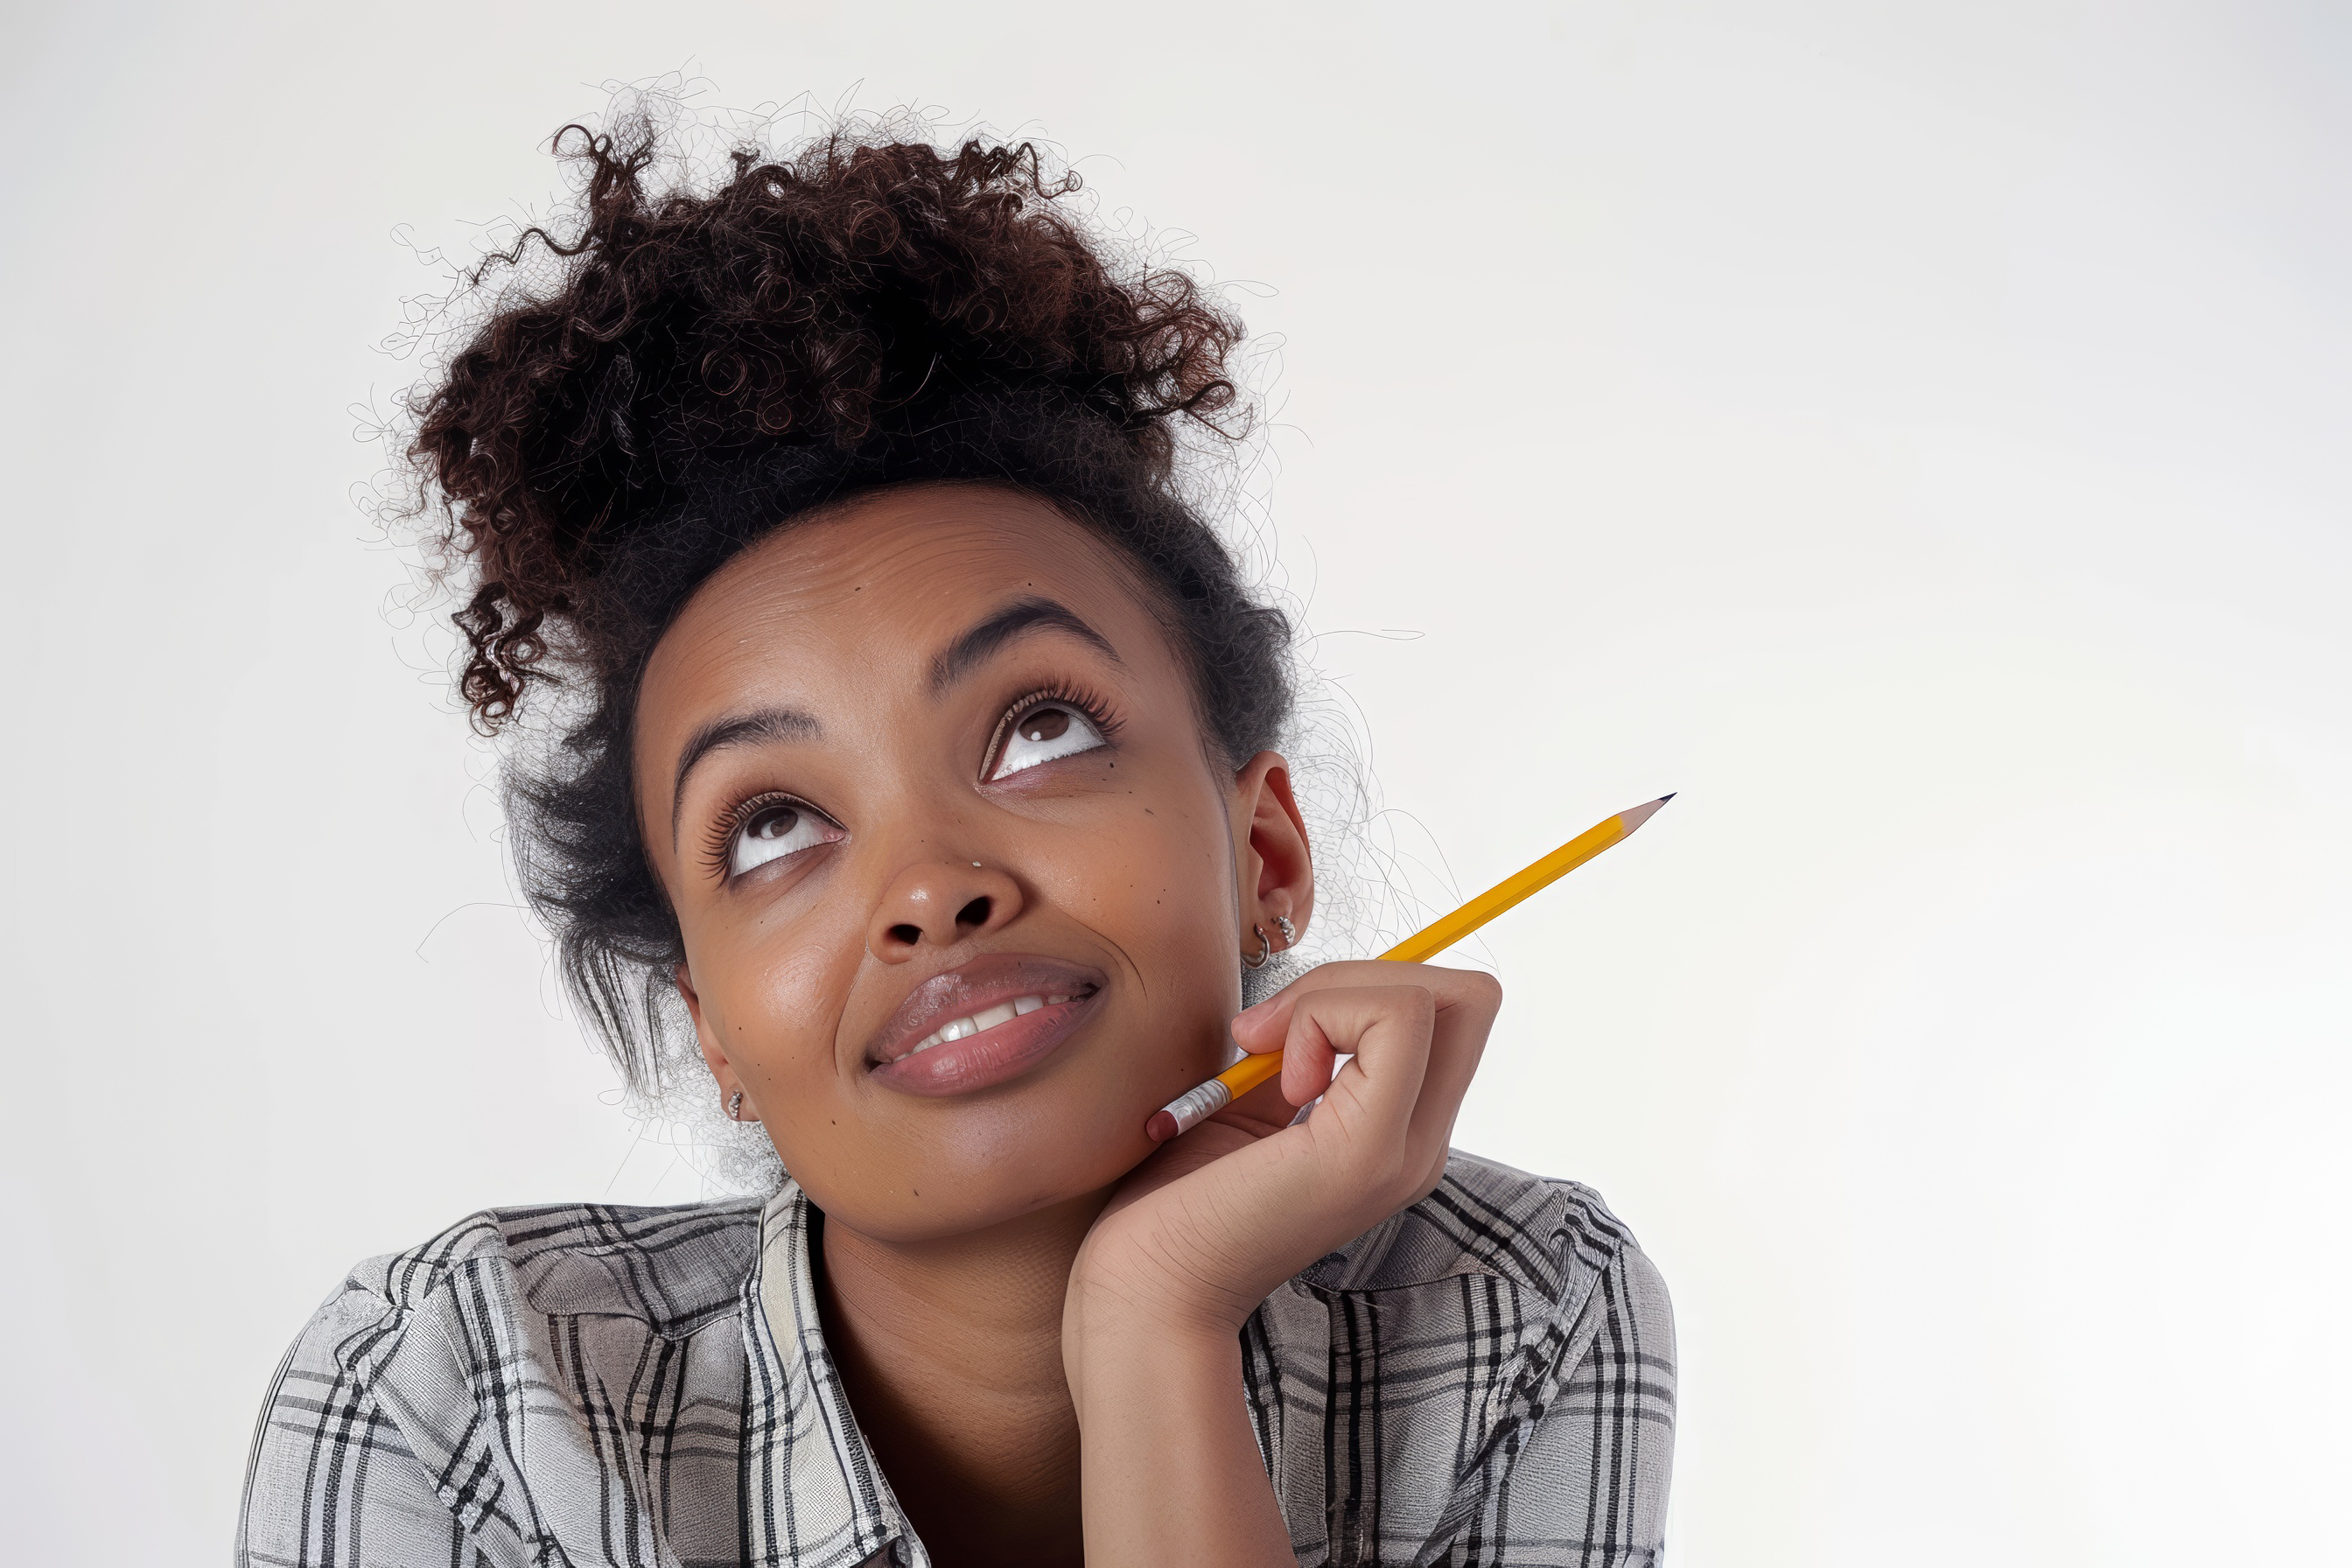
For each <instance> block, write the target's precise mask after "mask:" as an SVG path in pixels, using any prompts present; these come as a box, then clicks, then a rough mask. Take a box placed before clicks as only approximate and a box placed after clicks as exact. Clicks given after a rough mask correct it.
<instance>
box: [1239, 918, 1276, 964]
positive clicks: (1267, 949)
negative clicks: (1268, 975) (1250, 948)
mask: <svg viewBox="0 0 2352 1568" xmlns="http://www.w3.org/2000/svg"><path fill="white" fill-rule="evenodd" d="M1250 931H1251V932H1252V933H1253V934H1255V936H1256V938H1257V956H1256V957H1255V958H1252V957H1251V956H1250V955H1249V954H1248V953H1246V952H1245V953H1243V954H1242V967H1243V968H1244V969H1264V968H1265V961H1266V960H1267V959H1269V958H1272V957H1273V956H1274V943H1272V942H1268V941H1266V940H1265V927H1264V926H1252V927H1250Z"/></svg>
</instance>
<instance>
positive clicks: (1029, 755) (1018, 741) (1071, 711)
mask: <svg viewBox="0 0 2352 1568" xmlns="http://www.w3.org/2000/svg"><path fill="white" fill-rule="evenodd" d="M1102 743H1103V734H1102V731H1100V730H1099V729H1097V728H1096V726H1095V721H1093V720H1091V719H1089V718H1087V716H1086V715H1085V714H1084V713H1081V712H1079V711H1078V710H1076V708H1073V707H1070V706H1069V705H1067V704H1066V703H1062V702H1041V703H1039V704H1038V705H1037V706H1036V707H1034V708H1032V709H1029V710H1027V711H1025V712H1024V713H1023V714H1022V715H1021V716H1020V717H1019V718H1017V719H1015V720H1013V727H1012V729H1011V730H1010V731H1007V732H1006V734H1005V737H1004V752H1003V755H1001V756H999V757H998V758H997V759H996V767H995V769H994V771H992V773H990V774H989V775H988V776H989V778H990V780H991V781H992V782H993V781H994V780H997V779H1001V778H1003V777H1005V776H1007V775H1008V774H1012V773H1019V772H1021V771H1022V770H1023V769H1024V768H1034V767H1035V766H1036V765H1037V764H1038V763H1050V762H1053V761H1054V760H1055V759H1056V758H1058V757H1071V756H1076V754H1077V753H1078V752H1091V751H1093V750H1094V749H1095V748H1096V747H1097V746H1099V745H1101V744H1102Z"/></svg>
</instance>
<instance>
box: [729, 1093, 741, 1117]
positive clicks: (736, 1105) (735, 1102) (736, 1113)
mask: <svg viewBox="0 0 2352 1568" xmlns="http://www.w3.org/2000/svg"><path fill="white" fill-rule="evenodd" d="M727 1120H728V1121H742V1120H743V1091H742V1090H741V1089H737V1090H736V1091H735V1092H734V1093H733V1094H730V1095H729V1096H728V1097H727Z"/></svg>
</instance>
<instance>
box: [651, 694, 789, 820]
mask: <svg viewBox="0 0 2352 1568" xmlns="http://www.w3.org/2000/svg"><path fill="white" fill-rule="evenodd" d="M822 734H824V725H822V724H820V723H818V722H817V721H816V719H815V716H814V715H813V714H809V713H803V712H802V711H801V710H799V709H797V708H763V709H761V710H760V711H758V712H756V713H736V714H730V715H729V716H728V717H726V718H723V719H713V720H712V721H710V722H709V723H708V724H705V725H704V726H703V727H702V728H701V729H699V730H697V731H695V732H694V734H693V735H692V736H691V737H690V738H689V739H688V741H687V742H686V749H685V750H684V751H682V752H679V753H678V754H677V777H676V778H674V779H673V780H672V781H671V783H670V791H669V837H670V841H671V842H672V843H673V844H674V843H676V842H677V819H678V814H679V812H680V811H682V810H683V809H684V808H685V805H686V775H687V774H688V773H692V772H693V771H694V765H695V764H696V763H698V762H700V761H702V759H703V758H705V757H707V756H709V754H710V753H711V752H723V751H725V750H726V749H727V748H728V747H730V746H750V745H756V744H758V743H759V742H762V741H814V740H815V739H816V738H817V737H818V736H820V735H822Z"/></svg>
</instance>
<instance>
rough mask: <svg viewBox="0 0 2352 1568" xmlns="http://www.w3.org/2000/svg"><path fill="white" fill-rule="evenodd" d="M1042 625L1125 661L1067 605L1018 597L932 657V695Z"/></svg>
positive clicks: (1115, 660) (1114, 659)
mask: <svg viewBox="0 0 2352 1568" xmlns="http://www.w3.org/2000/svg"><path fill="white" fill-rule="evenodd" d="M1041 626H1052V627H1054V628H1055V629H1056V630H1059V631H1065V632H1067V633H1069V634H1070V635H1071V636H1072V637H1076V638H1077V639H1078V640H1079V641H1081V642H1087V643H1091V644H1093V645H1094V646H1095V647H1097V648H1098V649H1100V650H1101V652H1102V654H1103V657H1104V658H1108V659H1109V660H1110V661H1111V662H1112V663H1113V664H1124V663H1125V662H1126V661H1125V660H1123V659H1121V658H1119V657H1118V649H1117V648H1115V647H1111V646H1110V639H1109V638H1108V637H1104V636H1103V635H1102V633H1100V632H1098V631H1097V630H1095V629H1094V627H1092V626H1088V625H1087V623H1086V622H1084V621H1082V620H1080V619H1079V618H1078V617H1077V616H1076V613H1075V612H1073V611H1072V610H1071V609H1070V608H1069V607H1068V606H1067V605H1059V604H1056V603H1055V602H1054V601H1053V600H1051V599H1015V600H1014V601H1013V603H1011V604H1009V605H1005V606H1004V608H1003V609H1001V610H999V611H997V612H996V613H995V614H994V615H992V616H989V617H988V619H986V620H984V621H982V622H981V623H980V624H979V625H978V626H974V627H972V628H971V630H970V631H968V632H966V633H964V634H963V636H961V637H958V638H956V640H955V641H954V642H953V643H951V644H950V645H949V646H948V647H947V649H946V650H945V651H944V652H942V653H940V655H939V657H938V658H934V659H932V660H931V695H932V696H934V697H939V696H943V695H945V694H946V691H947V689H948V688H949V687H950V686H953V685H954V684H955V683H956V682H957V681H959V680H961V679H963V678H964V677H965V676H967V675H969V674H971V671H972V669H973V668H975V667H977V666H978V665H979V664H980V663H981V662H982V661H983V660H984V659H986V658H988V656H989V655H991V654H992V653H994V652H995V651H996V650H997V649H998V648H1000V647H1003V646H1004V645H1005V644H1006V643H1008V642H1011V641H1012V640H1013V638H1014V637H1019V636H1020V635H1021V634H1022V633H1024V632H1026V631H1033V630H1035V629H1036V628H1038V627H1041Z"/></svg>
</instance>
